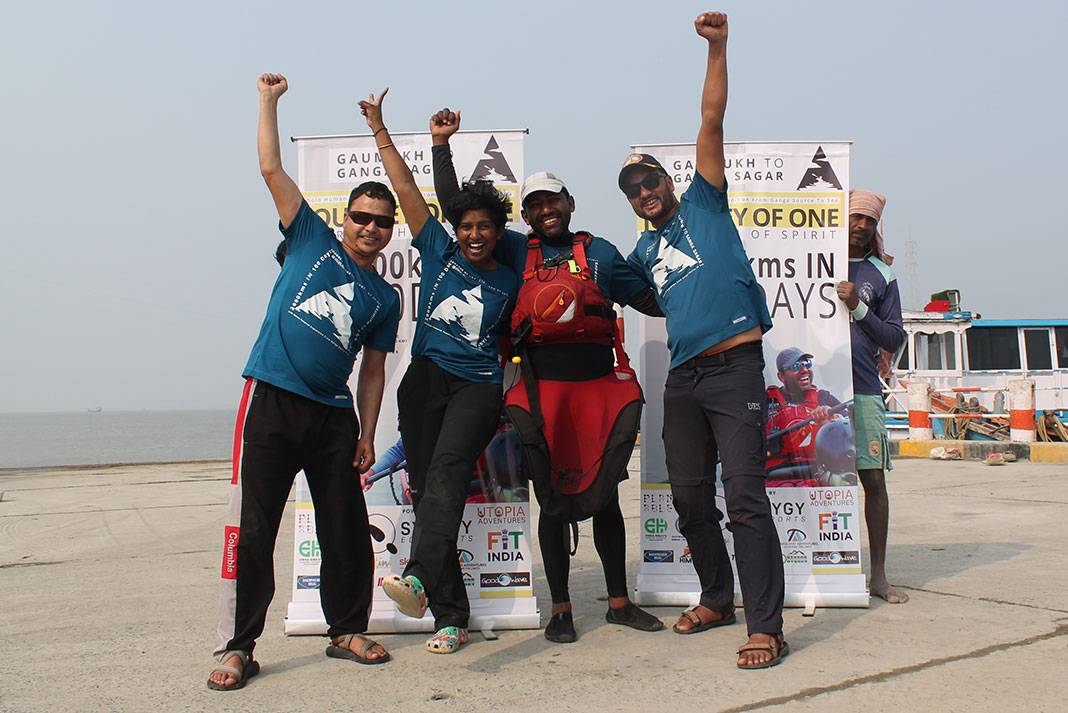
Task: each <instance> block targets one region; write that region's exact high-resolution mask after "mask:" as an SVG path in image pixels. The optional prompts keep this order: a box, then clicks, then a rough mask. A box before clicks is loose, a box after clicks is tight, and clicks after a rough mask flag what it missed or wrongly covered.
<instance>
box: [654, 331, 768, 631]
mask: <svg viewBox="0 0 1068 713" xmlns="http://www.w3.org/2000/svg"><path fill="white" fill-rule="evenodd" d="M766 399H767V392H766V391H765V389H764V356H763V353H762V351H761V346H760V342H751V343H748V344H741V345H739V346H737V347H734V348H732V349H729V350H727V351H725V352H722V353H720V354H716V355H714V356H712V357H697V358H695V359H691V360H689V361H687V362H685V363H683V364H681V365H679V366H677V367H675V368H674V369H672V370H671V371H670V372H668V377H667V383H666V384H665V385H664V449H665V451H666V453H667V471H668V482H669V483H670V484H671V495H672V500H673V501H674V506H675V511H676V512H677V513H678V515H679V529H680V531H681V532H682V534H683V536H685V537H686V542H687V544H688V545H689V546H690V554H691V555H692V556H693V565H694V568H695V569H696V570H697V576H698V578H699V579H700V581H701V604H702V605H703V606H706V607H708V608H709V609H712V610H714V611H720V612H722V611H725V610H727V609H729V608H730V607H731V605H732V604H733V601H734V577H733V573H732V571H731V561H730V556H729V555H728V553H727V546H726V543H725V542H724V540H723V531H722V530H721V528H720V524H719V521H720V520H721V519H722V518H723V513H722V512H721V511H720V510H719V509H718V508H717V507H716V460H717V457H718V459H719V460H720V461H721V462H722V464H723V473H722V480H723V489H724V495H725V500H726V508H727V515H728V517H729V518H730V524H729V525H728V526H727V527H728V528H729V529H730V531H731V534H732V535H733V539H734V555H735V557H734V561H735V563H736V564H737V566H738V580H739V583H740V584H741V589H742V600H743V603H744V606H745V620H746V625H747V626H748V629H749V633H750V634H777V633H779V632H781V631H782V605H783V598H784V595H785V585H784V578H783V569H782V548H781V546H780V545H779V535H778V532H777V531H776V529H775V522H774V520H773V519H772V516H771V503H770V502H769V501H768V494H767V490H766V487H765V477H764V461H765V456H766V452H767V451H766V447H765V431H764V425H765V412H764V402H765V400H766Z"/></svg>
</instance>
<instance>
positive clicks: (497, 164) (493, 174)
mask: <svg viewBox="0 0 1068 713" xmlns="http://www.w3.org/2000/svg"><path fill="white" fill-rule="evenodd" d="M482 153H484V154H486V157H485V158H483V159H481V160H479V162H478V163H477V164H475V170H474V171H472V172H471V180H472V181H474V180H477V179H479V178H485V179H487V180H490V181H493V182H495V183H516V180H515V173H513V172H512V167H511V166H509V165H508V159H506V158H505V157H504V152H503V151H501V146H500V144H498V143H497V139H496V138H495V137H493V136H490V139H489V142H488V143H487V144H486V148H485V149H483V150H482Z"/></svg>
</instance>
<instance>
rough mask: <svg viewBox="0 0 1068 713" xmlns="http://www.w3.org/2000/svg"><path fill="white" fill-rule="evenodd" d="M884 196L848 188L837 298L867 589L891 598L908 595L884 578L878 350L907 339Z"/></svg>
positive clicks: (885, 459)
mask: <svg viewBox="0 0 1068 713" xmlns="http://www.w3.org/2000/svg"><path fill="white" fill-rule="evenodd" d="M885 205H886V197H885V196H882V195H879V194H878V193H873V192H871V191H865V190H861V189H855V190H852V191H850V192H849V281H848V282H839V283H838V289H837V291H838V299H840V300H842V302H844V303H845V306H846V307H847V308H848V309H849V315H850V323H849V336H850V341H851V343H852V350H853V399H854V406H853V415H854V426H855V428H856V434H857V472H858V474H859V475H860V482H861V485H863V486H864V521H865V523H866V524H867V526H868V547H869V549H870V551H871V593H872V594H874V595H875V596H877V597H881V598H882V599H885V600H886V601H888V602H890V603H891V604H903V603H905V602H907V601H908V599H909V596H908V594H906V593H905V592H902V591H900V590H898V589H895V588H894V587H892V586H891V585H890V581H889V580H888V579H887V578H886V532H887V528H888V526H889V521H890V501H889V498H888V497H887V494H886V480H885V472H886V471H887V470H890V469H891V468H893V465H892V464H891V462H890V454H889V452H888V448H887V445H888V443H887V441H888V439H887V435H886V410H885V407H884V405H883V395H882V383H881V382H880V381H879V367H878V356H879V350H880V349H885V350H886V351H888V352H890V353H894V352H896V351H897V349H898V347H900V346H901V344H902V342H903V341H904V339H905V329H904V326H903V322H902V319H901V296H900V294H899V293H898V289H897V279H896V278H895V277H894V272H893V270H891V269H890V265H889V264H887V262H884V260H883V257H882V256H883V251H882V236H881V235H880V234H879V231H878V229H877V228H878V225H879V220H880V219H881V218H882V213H883V207H884V206H885Z"/></svg>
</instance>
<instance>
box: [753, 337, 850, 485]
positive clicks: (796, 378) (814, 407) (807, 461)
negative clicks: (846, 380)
mask: <svg viewBox="0 0 1068 713" xmlns="http://www.w3.org/2000/svg"><path fill="white" fill-rule="evenodd" d="M775 366H776V368H777V370H778V376H779V381H781V382H782V386H769V387H768V425H767V433H768V436H772V435H773V434H775V433H779V432H781V431H785V430H786V429H789V428H791V427H797V428H796V430H793V431H789V432H788V433H783V434H782V435H781V436H779V437H775V438H769V440H768V460H767V465H766V470H767V477H768V479H769V480H807V479H811V478H813V477H814V475H815V474H814V470H815V465H816V432H817V431H819V429H820V427H821V426H823V424H825V423H827V422H828V421H830V420H831V418H832V416H833V414H832V412H831V408H832V407H834V406H837V405H838V404H840V403H841V402H840V401H839V400H838V399H837V398H835V397H834V395H833V394H831V392H829V391H826V390H824V389H818V388H816V386H815V385H814V384H813V383H812V355H811V354H809V353H807V352H805V351H803V350H801V349H799V348H798V347H788V348H786V349H783V350H782V351H781V352H779V356H778V357H777V358H776V359H775ZM805 422H808V423H807V425H804V424H805Z"/></svg>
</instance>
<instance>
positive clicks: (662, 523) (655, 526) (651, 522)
mask: <svg viewBox="0 0 1068 713" xmlns="http://www.w3.org/2000/svg"><path fill="white" fill-rule="evenodd" d="M667 526H668V525H667V520H665V519H664V518H662V517H651V518H649V519H648V520H646V521H645V531H646V532H647V533H649V534H650V535H662V534H664V533H665V532H667Z"/></svg>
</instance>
